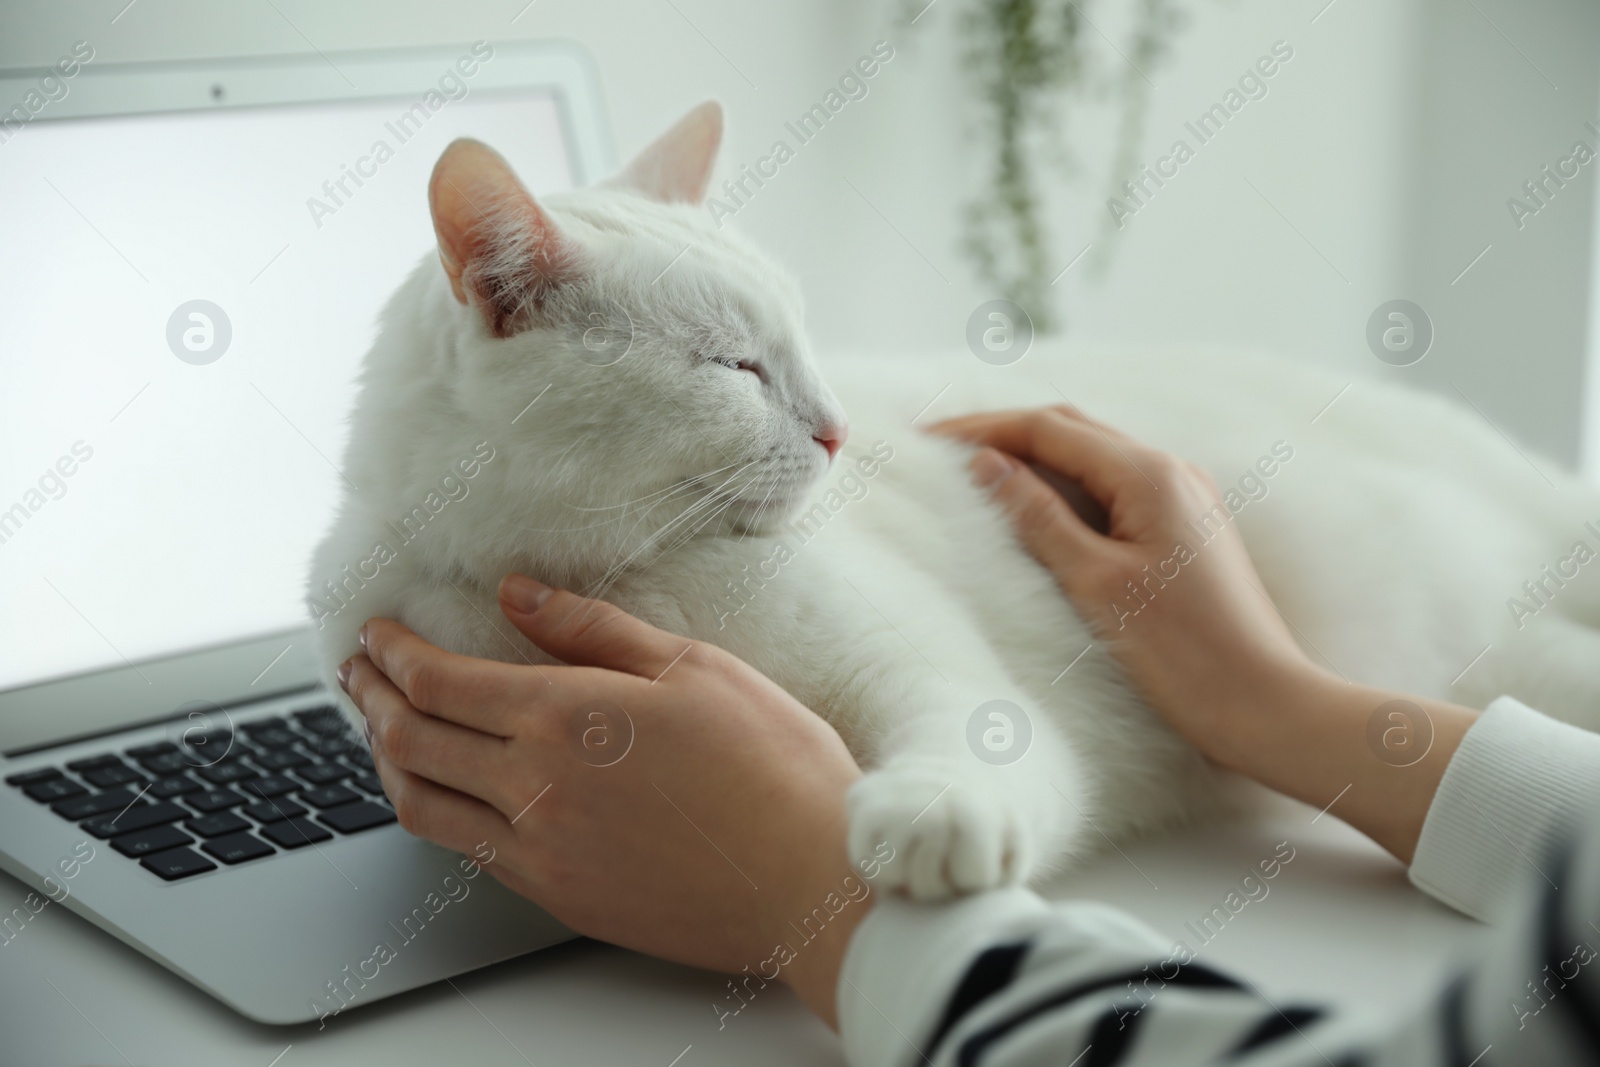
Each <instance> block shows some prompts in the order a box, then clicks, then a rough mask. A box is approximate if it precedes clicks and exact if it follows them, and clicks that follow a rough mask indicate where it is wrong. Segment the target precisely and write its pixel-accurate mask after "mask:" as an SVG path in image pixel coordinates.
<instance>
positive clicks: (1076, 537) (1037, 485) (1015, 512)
mask: <svg viewBox="0 0 1600 1067" xmlns="http://www.w3.org/2000/svg"><path fill="white" fill-rule="evenodd" d="M971 470H972V474H973V480H974V481H976V482H977V483H978V484H979V485H980V486H981V487H982V488H984V489H985V490H987V491H988V493H989V495H990V497H991V498H993V499H994V501H995V502H996V503H997V504H999V505H1000V506H1001V508H1003V509H1004V510H1005V513H1006V516H1007V517H1008V518H1009V519H1010V520H1011V528H1012V529H1013V530H1014V531H1015V532H1016V535H1017V540H1019V541H1021V542H1022V544H1023V547H1025V548H1026V549H1027V550H1028V551H1029V552H1031V553H1033V555H1034V556H1035V557H1036V558H1037V559H1038V560H1039V562H1040V563H1043V564H1044V565H1045V567H1046V568H1048V569H1049V570H1051V571H1052V572H1054V573H1055V574H1057V575H1059V576H1062V577H1063V578H1064V577H1066V576H1067V575H1068V574H1069V573H1071V572H1072V571H1073V568H1074V567H1076V566H1079V565H1081V564H1083V563H1084V562H1086V561H1087V560H1089V559H1091V558H1093V557H1094V554H1095V553H1096V552H1097V551H1099V550H1100V549H1101V548H1102V547H1103V546H1104V545H1105V544H1106V543H1107V542H1106V539H1105V538H1103V537H1101V536H1100V535H1099V534H1097V533H1095V532H1094V531H1093V530H1092V529H1090V528H1089V526H1088V525H1087V524H1086V523H1085V522H1084V521H1083V520H1082V519H1081V518H1079V517H1078V514H1077V512H1075V511H1073V510H1072V508H1071V506H1069V505H1068V504H1067V502H1066V501H1065V500H1063V499H1062V497H1061V494H1060V493H1057V492H1056V491H1055V490H1054V489H1052V488H1051V487H1050V486H1049V484H1047V483H1046V482H1045V480H1044V479H1043V478H1040V477H1039V476H1038V475H1037V474H1035V473H1033V471H1031V470H1029V469H1028V468H1027V467H1026V466H1024V465H1023V464H1021V463H1019V462H1018V461H1017V460H1015V459H1013V458H1012V457H1010V456H1008V455H1006V454H1005V453H1003V452H998V451H996V450H995V449H992V448H983V449H980V450H979V451H978V454H977V455H976V456H974V457H973V458H972V464H971Z"/></svg>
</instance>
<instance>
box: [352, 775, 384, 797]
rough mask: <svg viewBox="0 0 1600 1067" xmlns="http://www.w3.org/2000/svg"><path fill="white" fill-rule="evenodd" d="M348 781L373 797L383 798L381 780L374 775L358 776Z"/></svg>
mask: <svg viewBox="0 0 1600 1067" xmlns="http://www.w3.org/2000/svg"><path fill="white" fill-rule="evenodd" d="M350 780H351V781H352V782H354V783H355V784H356V785H359V786H360V787H361V788H362V789H365V790H366V791H367V792H369V793H371V794H372V795H373V796H375V797H381V796H383V780H382V779H380V778H379V777H378V776H377V775H376V774H358V775H356V776H355V777H354V778H352V779H350Z"/></svg>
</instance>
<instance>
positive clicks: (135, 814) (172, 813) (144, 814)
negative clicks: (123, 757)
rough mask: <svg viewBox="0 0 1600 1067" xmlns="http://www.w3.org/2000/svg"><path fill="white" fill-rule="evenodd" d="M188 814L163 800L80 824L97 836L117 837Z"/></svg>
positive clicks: (173, 820) (174, 820)
mask: <svg viewBox="0 0 1600 1067" xmlns="http://www.w3.org/2000/svg"><path fill="white" fill-rule="evenodd" d="M188 814H189V813H188V812H187V811H184V810H183V809H182V808H180V807H178V805H176V804H174V803H172V801H170V800H163V801H162V802H161V803H159V804H141V805H139V806H137V807H133V808H129V809H128V810H127V811H125V812H123V813H122V814H121V815H111V816H108V817H106V818H102V819H90V820H89V821H88V822H83V823H79V824H78V825H79V826H81V827H83V828H84V829H85V830H87V831H88V832H89V833H91V834H93V835H94V836H96V837H115V836H116V835H118V834H131V833H133V832H134V831H135V830H144V829H148V828H149V827H151V826H160V825H161V824H162V823H167V822H177V821H178V820H179V819H182V818H184V817H186V816H187V815H188Z"/></svg>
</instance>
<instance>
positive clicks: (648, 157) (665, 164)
mask: <svg viewBox="0 0 1600 1067" xmlns="http://www.w3.org/2000/svg"><path fill="white" fill-rule="evenodd" d="M721 146H722V105H721V104H719V103H717V102H716V101H715V100H707V101H706V102H705V103H703V104H701V105H700V106H699V107H697V108H695V109H694V110H693V111H691V112H689V113H688V114H687V115H685V116H684V117H683V118H681V119H679V120H678V121H677V122H676V123H675V124H674V125H673V127H672V129H670V130H668V131H667V132H666V133H664V134H662V135H661V136H660V137H657V138H656V139H655V140H654V141H652V142H651V143H650V146H649V147H648V148H646V149H645V150H644V151H643V152H640V153H639V154H638V156H636V157H635V158H634V160H633V162H632V163H629V164H628V165H627V167H626V168H625V169H624V170H623V171H622V173H621V174H618V175H617V176H616V177H615V178H612V179H610V181H608V182H607V183H606V184H608V185H620V186H624V187H626V188H629V189H634V190H636V191H638V192H641V193H643V194H644V195H645V196H648V197H649V198H650V199H652V200H659V201H661V202H662V203H665V204H698V203H700V202H701V201H703V200H704V199H705V198H706V189H707V187H709V186H710V185H711V170H712V168H713V167H714V166H716V162H717V149H718V148H720V147H721Z"/></svg>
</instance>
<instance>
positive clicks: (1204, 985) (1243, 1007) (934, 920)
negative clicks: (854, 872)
mask: <svg viewBox="0 0 1600 1067" xmlns="http://www.w3.org/2000/svg"><path fill="white" fill-rule="evenodd" d="M1567 840H1568V841H1569V842H1573V843H1569V844H1566V845H1557V846H1556V847H1555V848H1554V849H1552V851H1551V854H1550V855H1549V857H1548V859H1547V862H1545V863H1544V864H1543V869H1541V870H1539V871H1537V872H1536V873H1537V877H1535V878H1534V879H1533V880H1532V881H1531V883H1528V884H1525V886H1524V888H1523V890H1522V892H1521V893H1520V894H1519V895H1518V900H1517V901H1516V902H1515V903H1516V906H1515V914H1514V917H1513V918H1512V919H1511V920H1510V921H1506V922H1504V923H1502V924H1501V925H1500V927H1499V928H1498V929H1497V930H1496V932H1495V934H1494V935H1493V938H1492V940H1491V941H1490V942H1489V943H1488V946H1487V951H1486V952H1485V954H1484V955H1483V957H1482V958H1481V959H1480V960H1479V961H1478V962H1477V963H1476V964H1475V965H1474V966H1472V967H1471V968H1469V969H1466V970H1464V971H1462V972H1461V973H1460V974H1459V975H1458V976H1457V977H1456V978H1455V979H1454V980H1453V981H1452V982H1450V983H1449V984H1448V985H1447V986H1446V987H1445V988H1444V989H1442V990H1438V991H1434V992H1432V993H1428V992H1426V991H1422V993H1421V995H1419V997H1418V998H1417V1001H1416V1003H1415V1005H1414V1006H1413V1007H1412V1008H1411V1010H1409V1011H1407V1012H1405V1013H1402V1014H1400V1015H1396V1016H1393V1017H1388V1018H1380V1017H1376V1016H1367V1017H1362V1016H1356V1015H1352V1014H1348V1013H1340V1012H1335V1011H1331V1010H1329V1009H1328V1008H1326V1007H1325V1006H1322V1005H1318V1004H1306V1003H1295V1002H1284V1001H1274V1000H1271V999H1268V998H1267V997H1266V996H1265V995H1264V994H1263V993H1262V992H1261V990H1260V989H1259V988H1257V987H1256V986H1255V985H1254V984H1253V983H1251V982H1250V981H1249V979H1247V978H1244V977H1242V976H1236V975H1230V974H1228V973H1226V972H1224V971H1220V970H1215V969H1212V968H1210V967H1208V966H1206V965H1205V964H1204V963H1202V962H1200V961H1197V960H1194V959H1192V958H1188V959H1186V958H1183V955H1182V954H1181V953H1180V952H1179V951H1178V950H1177V949H1174V948H1173V947H1172V946H1168V945H1165V944H1164V943H1163V942H1161V941H1160V940H1159V939H1158V938H1157V937H1156V936H1155V935H1154V934H1153V933H1152V932H1151V931H1149V930H1148V929H1147V928H1145V927H1143V926H1142V925H1141V924H1139V923H1138V922H1137V921H1136V920H1134V919H1132V918H1131V917H1129V916H1127V915H1125V914H1124V913H1121V912H1119V911H1117V910H1115V909H1113V908H1110V907H1107V906H1105V905H1100V904H1088V903H1067V904H1057V905H1050V904H1047V903H1046V902H1045V901H1043V900H1042V899H1041V898H1039V897H1038V896H1036V895H1034V894H1032V893H1029V892H1027V891H1025V890H1005V891H1000V892H993V893H986V894H982V895H979V896H976V897H972V898H968V899H965V900H961V901H958V902H955V903H953V904H948V905H941V906H920V905H916V904H912V903H909V902H907V901H903V900H899V899H889V898H883V899H880V900H879V901H878V902H877V905H876V906H875V907H874V909H873V911H872V912H871V914H869V915H868V916H867V918H866V919H864V920H863V921H862V923H861V926H860V927H859V928H858V929H857V930H856V933H855V937H854V939H853V940H852V943H851V946H850V949H849V952H848V954H847V956H846V958H845V962H844V967H843V970H842V972H841V976H840V981H839V992H838V1009H839V1025H840V1034H841V1036H842V1037H843V1040H844V1046H845V1054H846V1058H847V1059H848V1061H849V1063H850V1064H851V1065H852V1067H913V1065H916V1064H927V1065H929V1067H955V1065H960V1067H1043V1065H1046V1064H1049V1065H1052V1067H1114V1065H1116V1067H1155V1065H1158V1064H1159V1065H1162V1067H1185V1065H1199V1064H1230V1065H1237V1067H1267V1065H1272V1067H1358V1065H1360V1067H1433V1065H1438V1067H1494V1065H1497V1064H1540V1065H1542V1067H1567V1065H1572V1067H1577V1065H1580V1064H1581V1065H1584V1067H1593V1065H1594V1064H1596V1063H1600V958H1597V957H1600V951H1597V950H1600V812H1596V813H1595V817H1594V818H1592V819H1590V820H1589V821H1588V822H1587V823H1586V825H1585V827H1584V831H1583V834H1582V835H1581V837H1579V838H1577V839H1576V840H1575V841H1574V839H1573V838H1572V837H1571V836H1570V835H1569V836H1568V838H1567Z"/></svg>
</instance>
